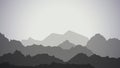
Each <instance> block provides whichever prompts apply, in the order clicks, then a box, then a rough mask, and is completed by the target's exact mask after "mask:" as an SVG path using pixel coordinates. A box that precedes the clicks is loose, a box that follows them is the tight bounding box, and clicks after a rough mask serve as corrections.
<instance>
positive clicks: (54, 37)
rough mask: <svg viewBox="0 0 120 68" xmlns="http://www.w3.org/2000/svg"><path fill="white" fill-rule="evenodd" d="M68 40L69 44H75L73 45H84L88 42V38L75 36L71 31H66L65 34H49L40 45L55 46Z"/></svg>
mask: <svg viewBox="0 0 120 68" xmlns="http://www.w3.org/2000/svg"><path fill="white" fill-rule="evenodd" d="M65 40H68V41H70V42H71V43H73V44H75V45H78V44H80V45H83V46H84V45H86V44H87V42H88V38H87V37H85V36H82V35H80V34H77V33H75V32H72V31H68V32H66V33H65V34H55V33H53V34H51V35H49V36H48V37H47V38H45V39H44V40H43V41H42V42H41V44H42V45H47V46H48V45H49V46H57V45H59V44H60V43H62V42H63V41H65Z"/></svg>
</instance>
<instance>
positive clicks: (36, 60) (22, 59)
mask: <svg viewBox="0 0 120 68" xmlns="http://www.w3.org/2000/svg"><path fill="white" fill-rule="evenodd" d="M4 62H8V63H10V64H13V65H22V66H36V65H40V64H51V63H53V62H54V63H63V61H62V60H59V59H57V58H55V57H54V56H49V55H47V54H38V55H35V56H33V57H31V56H29V55H28V56H24V55H23V54H22V53H21V52H19V51H15V52H14V53H13V54H10V53H8V54H5V55H3V56H1V57H0V63H4Z"/></svg>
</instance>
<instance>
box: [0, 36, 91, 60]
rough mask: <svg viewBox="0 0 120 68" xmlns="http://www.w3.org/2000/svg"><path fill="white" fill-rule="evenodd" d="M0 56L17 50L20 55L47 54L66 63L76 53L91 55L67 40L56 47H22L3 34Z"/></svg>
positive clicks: (89, 51)
mask: <svg viewBox="0 0 120 68" xmlns="http://www.w3.org/2000/svg"><path fill="white" fill-rule="evenodd" d="M0 37H1V38H0V55H3V54H6V53H13V52H14V51H16V50H18V51H20V52H21V53H22V54H24V55H25V56H26V55H31V56H35V55H37V54H48V55H50V56H55V57H56V58H59V59H62V60H63V61H68V60H69V59H71V58H72V57H73V56H75V55H77V54H78V53H84V54H86V55H88V56H90V55H92V54H93V53H92V52H91V50H89V49H88V48H86V47H84V46H81V45H74V44H72V43H71V42H69V41H68V40H66V41H64V42H62V43H61V44H60V45H58V46H54V47H51V46H43V45H35V44H34V45H31V46H26V47H25V46H24V45H22V44H21V42H20V41H16V40H10V41H9V40H8V39H7V38H6V37H5V36H4V35H3V34H0Z"/></svg>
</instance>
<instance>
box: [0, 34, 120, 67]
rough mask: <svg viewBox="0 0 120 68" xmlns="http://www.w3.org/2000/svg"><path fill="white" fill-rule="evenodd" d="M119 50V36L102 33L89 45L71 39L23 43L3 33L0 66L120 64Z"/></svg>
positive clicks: (92, 65)
mask: <svg viewBox="0 0 120 68" xmlns="http://www.w3.org/2000/svg"><path fill="white" fill-rule="evenodd" d="M119 51H120V40H118V39H116V38H111V39H108V40H106V39H105V38H104V37H103V36H102V35H100V34H96V35H95V36H93V37H92V38H91V39H90V40H89V41H88V43H87V44H86V46H82V45H75V44H74V43H72V42H70V40H65V41H63V42H61V43H59V45H56V46H44V45H36V44H34V45H31V46H24V45H23V44H22V43H21V42H20V41H17V40H8V39H7V38H6V37H5V36H4V35H3V34H1V33H0V67H1V66H3V67H4V66H8V67H11V68H13V67H18V68H19V67H20V66H23V67H21V68H25V67H24V66H30V67H33V66H35V67H40V66H41V65H44V66H46V68H47V67H49V66H50V67H52V66H53V65H55V67H57V66H58V67H59V65H62V66H63V67H64V66H65V67H66V66H68V67H70V66H71V65H72V64H73V66H75V67H76V66H77V65H78V67H82V65H83V67H82V68H84V66H85V68H90V67H91V68H94V67H95V68H120V65H119V64H120V58H119V57H120V53H119ZM52 63H55V64H53V65H52ZM18 65H19V66H18ZM36 65H38V66H36ZM39 65H40V66H39ZM28 68H29V67H28ZM33 68H34V67H33ZM44 68H45V67H44ZM53 68H54V67H53Z"/></svg>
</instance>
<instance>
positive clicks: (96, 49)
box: [86, 34, 120, 58]
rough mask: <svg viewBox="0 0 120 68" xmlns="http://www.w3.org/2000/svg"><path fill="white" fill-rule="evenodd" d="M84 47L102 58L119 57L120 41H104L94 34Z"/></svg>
mask: <svg viewBox="0 0 120 68" xmlns="http://www.w3.org/2000/svg"><path fill="white" fill-rule="evenodd" d="M86 47H87V48H88V49H90V50H91V51H92V52H93V53H95V54H97V55H100V56H102V57H105V56H109V57H116V58H118V57H120V53H119V51H120V40H118V39H109V40H106V39H105V38H104V37H103V36H102V35H100V34H96V35H95V36H93V37H92V38H91V39H90V40H89V41H88V43H87V46H86Z"/></svg>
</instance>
